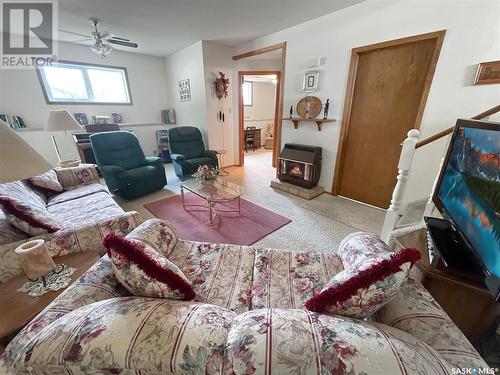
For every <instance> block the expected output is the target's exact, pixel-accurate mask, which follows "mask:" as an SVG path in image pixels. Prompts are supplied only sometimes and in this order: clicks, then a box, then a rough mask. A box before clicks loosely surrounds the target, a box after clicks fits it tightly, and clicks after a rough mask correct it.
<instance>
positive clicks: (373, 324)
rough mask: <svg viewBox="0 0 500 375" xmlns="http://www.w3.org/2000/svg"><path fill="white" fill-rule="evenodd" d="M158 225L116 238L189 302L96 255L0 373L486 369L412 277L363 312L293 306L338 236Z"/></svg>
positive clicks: (328, 272) (318, 274)
mask: <svg viewBox="0 0 500 375" xmlns="http://www.w3.org/2000/svg"><path fill="white" fill-rule="evenodd" d="M168 228H169V226H168V224H167V223H165V222H162V221H160V220H148V221H146V222H145V223H143V224H141V225H140V226H139V227H137V228H136V229H134V230H133V231H132V232H131V233H130V234H129V235H128V236H127V238H131V239H135V240H139V241H142V242H143V243H146V244H147V245H149V246H151V247H152V248H154V249H155V250H156V251H158V252H161V253H162V254H163V255H165V256H166V257H167V258H168V259H169V260H171V261H172V262H173V263H175V264H176V265H177V266H178V267H179V268H180V269H181V270H182V271H183V273H184V274H185V276H186V277H187V279H188V280H189V281H190V282H191V284H192V285H193V287H194V289H195V291H196V294H197V300H195V301H181V300H172V299H160V298H144V297H135V296H131V295H130V294H129V293H128V292H127V290H126V289H125V288H124V287H123V286H122V285H121V284H120V283H119V282H118V281H117V279H116V278H115V277H114V274H113V270H112V265H111V260H110V258H109V257H108V255H105V256H103V257H102V258H101V259H100V261H98V262H97V263H96V264H95V265H94V266H93V267H92V268H91V269H90V270H89V271H88V272H87V273H86V274H84V275H83V276H82V277H81V278H80V279H79V280H77V281H76V282H75V283H73V284H72V285H71V286H70V287H69V288H68V289H66V290H65V291H64V292H63V293H62V294H61V295H60V296H59V297H58V298H57V299H56V300H55V301H54V302H53V303H52V304H51V305H49V306H48V307H47V308H46V309H45V310H44V311H42V312H41V313H40V314H39V315H38V316H37V317H36V318H35V319H34V320H33V321H32V322H31V323H30V324H29V325H28V326H26V327H25V328H24V329H23V330H22V331H21V332H20V333H19V334H18V336H16V337H15V338H14V340H13V341H12V342H11V343H10V344H9V346H8V347H7V348H6V350H5V352H4V353H3V355H2V361H1V362H0V363H1V365H0V366H2V367H1V368H0V370H2V369H3V371H5V372H6V373H10V374H25V373H26V374H151V375H152V374H360V375H361V374H365V375H366V374H384V375H386V374H432V375H434V374H447V375H449V374H451V373H452V368H454V367H459V368H463V367H476V368H477V367H486V363H485V362H484V361H483V360H482V359H481V357H480V356H479V355H478V353H477V352H476V350H475V349H474V348H473V347H472V345H471V344H470V343H469V342H468V341H467V339H466V338H465V337H464V336H463V334H462V333H461V332H460V331H459V330H458V328H457V327H456V326H455V325H454V324H453V322H452V321H451V320H450V318H449V317H448V316H447V315H446V314H445V312H444V311H443V310H442V309H441V308H440V307H439V306H438V304H437V303H436V302H435V301H434V299H433V298H432V297H431V296H430V295H429V293H428V292H427V291H426V290H425V289H424V288H423V287H422V285H421V284H419V283H418V282H416V281H415V280H412V279H409V280H408V281H407V282H406V284H404V286H403V288H402V289H401V291H400V293H399V294H398V295H397V296H396V298H395V299H393V300H392V301H390V302H389V303H388V304H386V305H385V306H384V307H383V308H382V309H381V310H379V311H378V312H377V314H376V315H375V316H373V317H372V319H370V321H366V320H357V319H352V318H348V317H345V316H340V315H324V314H318V313H313V312H311V311H308V310H306V309H304V307H303V306H304V302H305V300H306V299H308V298H310V297H311V296H312V295H313V294H314V293H315V292H318V291H319V290H320V289H321V288H322V286H323V285H324V283H325V282H326V281H328V280H329V279H330V278H331V277H332V276H333V275H335V274H336V273H338V272H339V271H341V270H342V269H343V263H342V260H343V259H344V260H345V259H347V260H348V261H346V262H345V263H346V267H349V266H350V265H352V264H353V263H351V261H352V260H353V258H355V257H356V256H362V254H353V253H349V254H347V255H345V251H344V252H343V246H344V245H345V244H344V245H341V247H340V248H339V254H341V257H340V256H338V255H336V254H327V253H319V252H307V251H301V252H293V251H286V250H274V249H265V248H258V247H245V246H236V245H216V244H207V243H198V242H191V241H183V240H180V239H178V238H177V237H176V235H175V232H172V231H170V230H168ZM352 236H353V237H351V238H348V239H346V240H347V241H352V240H353V238H354V237H355V236H356V234H353V235H352ZM344 242H345V241H344ZM344 247H345V246H344ZM343 253H344V255H342V254H343Z"/></svg>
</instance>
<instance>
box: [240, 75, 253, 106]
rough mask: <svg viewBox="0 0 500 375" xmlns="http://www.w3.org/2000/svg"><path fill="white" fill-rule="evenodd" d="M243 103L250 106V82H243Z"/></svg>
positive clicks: (251, 99) (251, 91)
mask: <svg viewBox="0 0 500 375" xmlns="http://www.w3.org/2000/svg"><path fill="white" fill-rule="evenodd" d="M242 88H243V105H245V106H251V105H252V101H253V87H252V82H249V81H245V82H243V87H242Z"/></svg>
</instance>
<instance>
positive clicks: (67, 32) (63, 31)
mask: <svg viewBox="0 0 500 375" xmlns="http://www.w3.org/2000/svg"><path fill="white" fill-rule="evenodd" d="M59 31H60V32H62V33H66V34H72V35H77V36H83V37H84V38H92V37H91V36H90V35H85V34H80V33H75V32H74V31H69V30H63V29H59Z"/></svg>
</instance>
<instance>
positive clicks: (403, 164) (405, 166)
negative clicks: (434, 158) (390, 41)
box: [380, 129, 420, 242]
mask: <svg viewBox="0 0 500 375" xmlns="http://www.w3.org/2000/svg"><path fill="white" fill-rule="evenodd" d="M419 138H420V132H419V131H418V130H417V129H411V130H410V131H409V132H408V138H406V139H405V140H404V142H403V147H402V149H401V156H400V157H399V163H398V177H397V182H396V187H395V188H394V191H393V193H392V199H391V205H390V206H389V208H388V209H387V212H386V214H385V219H384V225H383V227H382V233H381V235H380V238H382V240H383V241H385V242H387V241H388V240H389V235H390V234H391V232H392V231H393V230H394V227H395V225H396V221H397V219H398V215H399V209H400V208H401V200H402V198H403V194H404V191H405V187H406V181H407V180H408V176H409V175H410V170H411V166H412V163H413V156H414V155H415V146H416V145H417V142H418V139H419Z"/></svg>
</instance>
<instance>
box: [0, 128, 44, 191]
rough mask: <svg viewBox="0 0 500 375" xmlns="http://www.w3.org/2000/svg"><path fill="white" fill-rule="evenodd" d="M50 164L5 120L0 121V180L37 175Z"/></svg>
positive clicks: (20, 178)
mask: <svg viewBox="0 0 500 375" xmlns="http://www.w3.org/2000/svg"><path fill="white" fill-rule="evenodd" d="M50 169H52V165H50V163H49V162H48V161H47V160H45V159H44V157H43V156H42V155H40V154H39V153H38V152H36V151H35V150H34V149H33V148H32V147H31V146H30V145H29V144H28V143H26V142H25V141H24V140H23V139H22V138H21V137H20V136H19V135H18V134H16V132H15V131H14V130H12V129H11V128H10V127H9V126H8V125H7V124H6V123H5V122H3V121H0V182H11V181H16V180H22V179H25V178H28V177H33V176H37V175H39V174H42V173H45V172H47V171H48V170H50Z"/></svg>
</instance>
